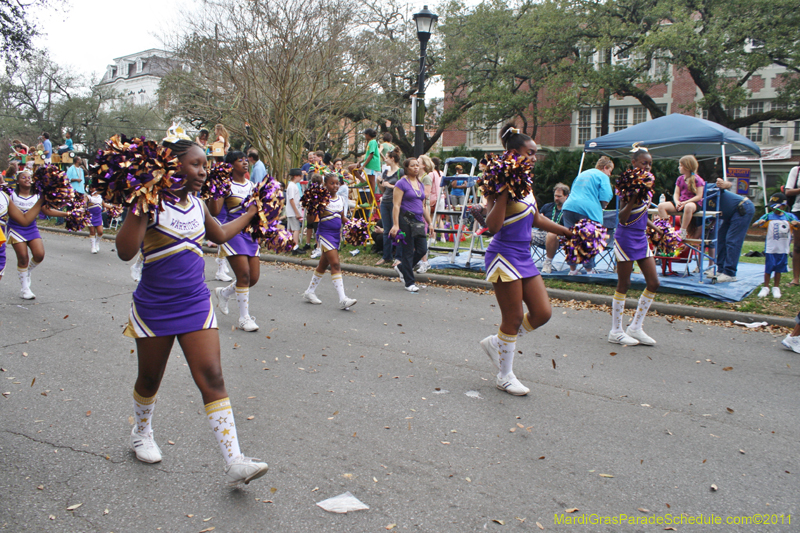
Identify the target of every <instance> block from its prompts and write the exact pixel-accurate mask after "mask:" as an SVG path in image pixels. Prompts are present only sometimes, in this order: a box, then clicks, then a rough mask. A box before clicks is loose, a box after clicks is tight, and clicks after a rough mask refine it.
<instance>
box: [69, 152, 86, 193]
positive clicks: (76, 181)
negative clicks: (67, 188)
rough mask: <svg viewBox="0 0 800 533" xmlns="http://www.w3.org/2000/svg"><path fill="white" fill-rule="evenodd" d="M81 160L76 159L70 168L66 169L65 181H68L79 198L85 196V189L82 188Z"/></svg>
mask: <svg viewBox="0 0 800 533" xmlns="http://www.w3.org/2000/svg"><path fill="white" fill-rule="evenodd" d="M82 163H83V160H81V158H80V157H76V158H75V159H74V160H73V162H72V166H71V167H69V169H67V179H68V180H69V184H70V185H71V186H72V188H73V189H75V192H77V193H79V194H80V195H81V196H83V195H85V194H86V188H85V187H84V172H83V167H82V166H81V164H82Z"/></svg>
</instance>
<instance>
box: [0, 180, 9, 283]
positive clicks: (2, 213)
mask: <svg viewBox="0 0 800 533" xmlns="http://www.w3.org/2000/svg"><path fill="white" fill-rule="evenodd" d="M10 203H11V199H10V198H9V197H8V195H7V194H6V193H5V192H4V191H3V190H2V189H0V231H2V232H3V237H5V236H6V233H7V232H8V204H10ZM5 271H6V239H5V238H4V239H3V243H2V244H0V279H3V273H4V272H5Z"/></svg>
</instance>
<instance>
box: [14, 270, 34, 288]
mask: <svg viewBox="0 0 800 533" xmlns="http://www.w3.org/2000/svg"><path fill="white" fill-rule="evenodd" d="M17 274H18V275H19V283H20V285H22V290H23V291H24V290H25V289H30V288H31V278H30V276H28V269H27V268H24V269H21V268H19V267H18V268H17Z"/></svg>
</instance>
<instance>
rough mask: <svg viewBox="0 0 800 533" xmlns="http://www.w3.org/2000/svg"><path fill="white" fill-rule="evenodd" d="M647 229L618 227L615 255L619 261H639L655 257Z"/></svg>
mask: <svg viewBox="0 0 800 533" xmlns="http://www.w3.org/2000/svg"><path fill="white" fill-rule="evenodd" d="M645 229H646V227H645ZM645 229H642V228H641V227H640V228H627V227H625V226H618V227H617V230H616V231H615V232H614V255H615V256H616V257H617V261H638V260H639V259H645V258H646V257H653V251H652V250H651V249H650V243H649V242H648V240H647V234H646V233H645Z"/></svg>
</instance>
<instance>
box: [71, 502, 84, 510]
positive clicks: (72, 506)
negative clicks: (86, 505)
mask: <svg viewBox="0 0 800 533" xmlns="http://www.w3.org/2000/svg"><path fill="white" fill-rule="evenodd" d="M81 505H83V504H82V503H76V504H75V505H70V506H69V507H67V511H74V510H75V509H77V508H78V507H80V506H81Z"/></svg>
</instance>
